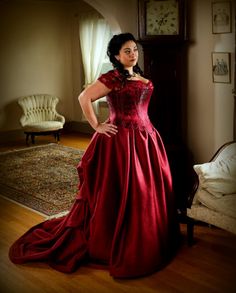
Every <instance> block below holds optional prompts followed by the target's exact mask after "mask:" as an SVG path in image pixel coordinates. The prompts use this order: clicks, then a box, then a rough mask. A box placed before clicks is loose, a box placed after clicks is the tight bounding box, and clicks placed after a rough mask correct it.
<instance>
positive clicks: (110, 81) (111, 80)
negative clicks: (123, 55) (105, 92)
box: [98, 70, 120, 90]
mask: <svg viewBox="0 0 236 293" xmlns="http://www.w3.org/2000/svg"><path fill="white" fill-rule="evenodd" d="M98 80H99V81H100V82H101V83H103V84H104V85H105V86H106V87H108V88H109V89H110V90H113V89H116V88H117V86H118V85H119V84H120V80H119V78H118V76H117V73H116V71H114V70H111V71H108V72H107V73H104V74H102V75H101V76H100V77H99V78H98Z"/></svg>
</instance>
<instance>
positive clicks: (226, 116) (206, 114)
mask: <svg viewBox="0 0 236 293" xmlns="http://www.w3.org/2000/svg"><path fill="white" fill-rule="evenodd" d="M211 2H212V1H211V0H192V1H191V6H190V8H191V9H190V20H191V21H190V45H189V52H188V94H187V95H188V110H187V112H188V119H187V120H188V145H189V148H190V150H191V151H192V152H193V155H194V159H195V161H196V162H205V161H208V160H209V159H210V158H211V156H212V155H213V153H214V152H215V151H216V150H217V149H218V148H219V147H220V146H221V145H222V144H223V143H225V142H227V141H230V140H232V139H233V95H232V88H233V83H232V82H231V83H230V84H223V83H213V81H212V61H211V53H212V52H214V51H217V52H230V53H231V55H232V60H231V64H232V67H233V64H234V57H235V56H234V14H233V17H232V19H233V32H232V33H229V34H219V35H218V34H217V35H216V34H212V19H211ZM233 12H234V9H233ZM231 75H232V81H233V68H232V72H231Z"/></svg>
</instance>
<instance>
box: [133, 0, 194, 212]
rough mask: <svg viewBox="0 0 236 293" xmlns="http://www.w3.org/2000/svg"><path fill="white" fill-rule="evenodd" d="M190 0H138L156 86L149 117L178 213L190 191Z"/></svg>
mask: <svg viewBox="0 0 236 293" xmlns="http://www.w3.org/2000/svg"><path fill="white" fill-rule="evenodd" d="M186 1H187V0H162V1H159V0H139V2H138V4H139V40H138V41H139V43H140V44H141V45H142V48H143V54H144V74H145V76H147V78H150V79H151V80H152V82H153V84H154V92H153V95H152V98H151V101H150V106H149V116H150V119H151V121H152V123H153V124H154V126H155V127H156V129H157V130H158V132H159V133H160V135H161V137H162V139H163V142H164V144H165V147H166V151H167V155H168V158H169V162H170V167H171V172H172V177H173V185H174V190H175V193H176V198H177V205H178V208H179V210H181V211H182V210H184V209H185V208H186V205H187V195H188V190H189V189H190V186H189V185H190V184H191V178H189V179H188V176H189V168H191V164H190V163H189V153H188V150H187V147H186V143H185V142H186V85H187V80H186V76H187V74H186V47H187V34H186V25H187V24H186V19H187V6H186Z"/></svg>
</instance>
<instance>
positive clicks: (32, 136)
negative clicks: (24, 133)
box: [31, 134, 35, 144]
mask: <svg viewBox="0 0 236 293" xmlns="http://www.w3.org/2000/svg"><path fill="white" fill-rule="evenodd" d="M31 142H32V144H35V139H34V135H33V134H31Z"/></svg>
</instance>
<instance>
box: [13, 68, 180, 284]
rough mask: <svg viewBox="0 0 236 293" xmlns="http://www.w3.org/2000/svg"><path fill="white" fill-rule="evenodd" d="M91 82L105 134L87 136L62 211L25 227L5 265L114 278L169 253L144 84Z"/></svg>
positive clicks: (164, 192) (165, 204)
mask: <svg viewBox="0 0 236 293" xmlns="http://www.w3.org/2000/svg"><path fill="white" fill-rule="evenodd" d="M99 80H100V81H101V82H102V83H104V84H105V85H106V86H107V87H108V88H110V89H112V91H111V92H110V93H109V95H108V97H107V100H108V104H109V108H110V121H111V122H113V123H114V124H116V125H118V133H117V134H116V135H114V136H112V137H111V138H109V137H107V136H105V135H102V134H98V133H95V134H94V136H93V138H92V140H91V142H90V144H89V146H88V148H87V150H86V152H85V154H84V156H83V158H82V160H81V162H80V164H79V165H78V174H79V179H80V185H79V192H78V195H77V198H76V201H75V203H74V205H73V207H72V209H71V211H70V213H69V214H68V215H67V216H65V217H62V218H59V219H52V220H48V221H45V222H43V223H40V224H39V225H37V226H35V227H32V228H31V229H30V230H29V231H28V232H26V233H25V234H24V235H23V236H21V237H20V238H19V239H18V240H17V241H16V242H15V243H14V244H13V245H12V247H11V248H10V251H9V256H10V259H11V260H12V262H14V263H17V264H20V263H25V262H30V261H44V262H47V263H49V265H50V266H52V267H53V268H55V269H56V270H59V271H62V272H65V273H71V272H73V271H75V270H76V269H77V268H78V267H79V266H80V265H83V264H85V263H86V264H88V263H90V264H96V266H97V267H101V268H107V270H109V272H110V274H111V275H112V276H114V277H118V278H127V277H138V276H143V275H147V274H150V273H152V272H154V271H156V270H158V269H160V268H162V267H163V266H164V265H165V264H166V263H167V262H168V261H170V260H171V258H172V257H173V256H174V253H175V252H176V248H177V247H178V241H179V224H178V221H177V213H176V209H175V198H174V194H173V190H172V179H171V173H170V169H169V164H168V159H167V156H166V152H165V148H164V146H163V143H162V140H161V137H160V136H159V134H158V132H157V131H156V130H155V129H154V127H153V126H152V124H151V122H150V121H149V118H148V115H147V109H148V103H149V100H150V97H151V94H152V90H153V85H152V83H151V82H148V83H147V84H144V83H143V82H141V81H131V80H130V81H129V80H126V81H123V79H122V78H121V76H120V75H119V73H118V71H116V70H114V71H111V72H109V73H107V74H104V75H102V76H101V77H100V78H99Z"/></svg>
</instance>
